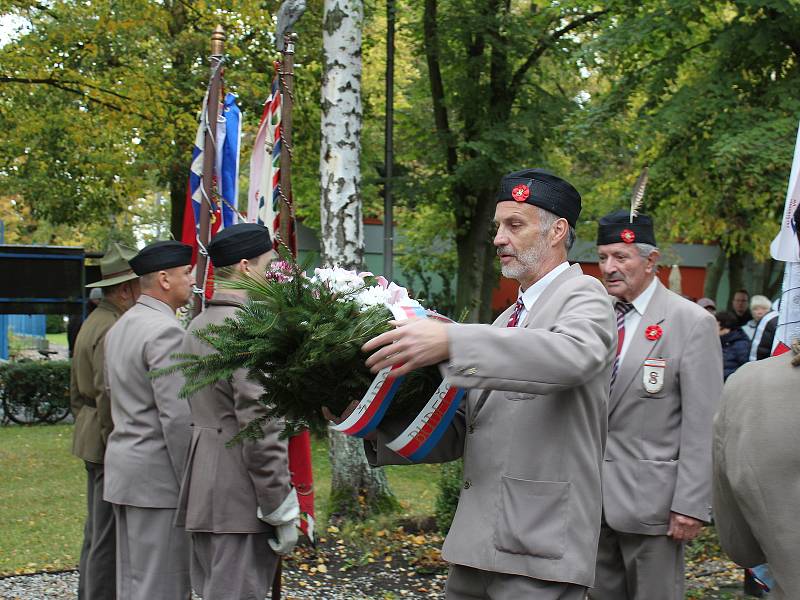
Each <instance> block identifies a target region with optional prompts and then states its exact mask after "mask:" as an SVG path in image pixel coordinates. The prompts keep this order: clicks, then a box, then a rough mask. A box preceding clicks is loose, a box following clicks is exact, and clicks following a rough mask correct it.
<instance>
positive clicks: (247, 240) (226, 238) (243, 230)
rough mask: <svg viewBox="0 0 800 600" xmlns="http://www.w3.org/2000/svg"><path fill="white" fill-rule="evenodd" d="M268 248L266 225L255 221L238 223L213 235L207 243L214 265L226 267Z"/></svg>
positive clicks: (270, 246) (270, 245)
mask: <svg viewBox="0 0 800 600" xmlns="http://www.w3.org/2000/svg"><path fill="white" fill-rule="evenodd" d="M270 250H272V241H271V240H270V239H269V230H268V229H267V228H266V227H264V226H263V225H257V224H255V223H238V224H237V225H232V226H231V227H226V228H225V229H223V230H222V231H220V232H219V233H218V234H217V235H215V236H214V239H213V240H211V243H210V244H209V245H208V256H209V257H211V262H212V263H214V266H215V267H227V266H228V265H232V264H234V263H237V262H239V261H240V260H242V259H245V258H255V257H256V256H260V255H262V254H264V253H265V252H269V251H270Z"/></svg>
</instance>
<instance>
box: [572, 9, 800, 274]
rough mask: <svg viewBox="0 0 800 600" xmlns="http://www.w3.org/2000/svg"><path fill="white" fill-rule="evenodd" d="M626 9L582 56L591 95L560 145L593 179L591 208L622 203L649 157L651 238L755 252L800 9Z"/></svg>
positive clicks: (787, 157) (792, 116)
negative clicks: (655, 227)
mask: <svg viewBox="0 0 800 600" xmlns="http://www.w3.org/2000/svg"><path fill="white" fill-rule="evenodd" d="M634 4H635V6H634ZM626 5H627V3H624V2H623V3H620V5H619V8H620V9H622V8H623V7H625V6H626ZM627 8H628V10H624V11H623V12H622V15H621V18H620V19H619V20H618V21H617V22H616V23H615V25H614V26H613V27H609V28H608V29H607V30H606V31H605V32H604V33H603V35H601V36H598V37H597V38H596V39H595V40H594V42H593V43H592V44H588V45H587V47H586V49H585V50H586V51H585V53H584V60H585V61H586V64H587V65H588V67H589V69H590V72H591V73H593V75H594V76H593V77H592V78H591V85H594V86H596V87H597V92H598V93H597V94H596V98H593V100H592V102H591V103H590V104H589V105H588V106H587V110H586V111H584V113H585V114H584V115H583V118H582V119H580V120H579V122H578V123H576V124H575V128H574V129H573V133H572V134H570V137H571V136H572V135H574V138H572V139H571V141H570V143H569V145H568V149H569V151H572V152H573V153H574V156H575V158H576V159H577V160H576V162H577V163H578V164H579V165H581V166H580V168H581V170H582V171H583V172H584V174H585V175H586V176H587V178H589V177H590V178H591V179H592V180H593V181H594V183H592V182H591V181H587V183H588V184H589V186H590V189H591V192H590V193H589V194H587V196H588V198H589V199H590V200H591V199H594V200H596V201H595V202H592V203H591V204H590V206H591V207H592V208H591V209H590V210H591V213H590V216H591V217H594V216H597V215H598V213H601V212H602V211H604V210H605V209H607V208H610V206H612V205H613V206H620V205H621V204H623V202H624V201H625V200H624V199H625V195H626V194H627V193H629V192H628V190H630V187H631V184H632V180H633V179H634V178H635V176H636V173H638V171H639V168H640V167H641V165H642V164H649V165H650V182H651V183H650V186H649V188H648V193H647V196H646V199H645V206H644V210H645V211H647V212H649V213H651V214H655V216H656V223H658V224H660V229H661V232H660V233H661V238H662V239H665V240H670V241H678V240H681V241H690V242H715V241H719V243H720V245H721V248H722V250H723V251H724V252H725V253H726V254H727V255H728V256H730V255H733V254H735V253H740V252H741V253H753V254H755V255H756V258H757V259H763V258H765V257H766V256H767V254H768V247H769V241H770V239H771V238H772V237H773V236H774V235H775V233H776V231H777V223H778V221H779V218H780V213H781V210H782V208H783V203H784V198H785V192H786V181H787V179H788V175H789V171H790V166H791V157H792V150H793V147H794V144H793V142H794V138H795V134H796V131H797V115H798V114H800V100H798V99H797V95H796V94H795V93H794V90H796V89H797V85H798V84H800V67H798V57H800V45H798V44H797V42H796V35H795V31H796V30H797V27H798V26H800V6H798V5H797V4H796V3H787V2H781V3H766V4H765V3H763V2H760V1H736V2H731V1H715V2H710V3H709V2H706V3H697V2H690V1H688V0H659V1H657V2H649V3H646V4H641V3H631V4H630V5H627Z"/></svg>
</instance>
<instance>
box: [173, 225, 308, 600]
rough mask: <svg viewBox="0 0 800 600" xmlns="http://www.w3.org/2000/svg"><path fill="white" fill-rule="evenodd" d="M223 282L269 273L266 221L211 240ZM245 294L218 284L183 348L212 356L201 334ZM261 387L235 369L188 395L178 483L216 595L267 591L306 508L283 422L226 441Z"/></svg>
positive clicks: (203, 577) (240, 597)
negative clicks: (187, 434)
mask: <svg viewBox="0 0 800 600" xmlns="http://www.w3.org/2000/svg"><path fill="white" fill-rule="evenodd" d="M208 255H209V257H210V258H211V262H212V263H213V264H214V269H215V270H214V278H215V280H217V281H224V280H230V279H234V280H235V278H237V277H241V276H244V275H248V276H250V277H256V278H259V277H260V278H262V279H263V277H264V273H265V272H266V269H267V266H268V264H269V262H270V260H271V259H272V257H273V255H274V253H273V252H272V243H271V241H270V238H269V232H268V231H267V229H266V227H264V226H262V225H256V224H254V223H240V224H238V225H233V226H232V227H228V228H226V229H224V230H223V231H221V232H220V233H219V234H217V235H216V236H215V237H214V239H213V240H212V241H211V243H210V244H209V245H208ZM246 301H247V293H246V292H244V291H241V290H231V289H219V288H218V289H216V290H215V291H214V297H213V298H212V299H211V300H209V301H208V304H207V306H206V309H205V310H204V311H203V312H202V313H201V314H200V315H198V316H197V317H195V319H194V320H193V321H192V324H191V325H190V327H189V331H188V333H187V334H186V338H185V339H184V342H183V346H182V348H181V352H182V353H188V354H197V355H207V354H210V353H212V352H213V349H212V348H211V347H210V346H208V345H207V344H205V343H204V342H202V341H201V340H200V339H198V338H197V337H196V336H195V335H194V332H196V331H199V330H202V329H203V328H205V327H206V326H208V325H210V324H212V323H222V322H223V321H224V320H225V319H226V318H229V317H233V316H234V315H235V314H236V311H237V309H238V308H239V307H240V306H241V305H242V304H243V303H244V302H246ZM263 392H264V390H263V388H262V387H261V386H260V385H259V384H258V383H256V382H255V381H253V380H251V379H249V378H248V376H247V369H240V370H238V371H236V372H235V373H234V374H233V376H232V377H231V378H230V379H226V380H220V381H218V382H217V383H215V384H214V385H213V386H209V387H207V388H205V389H203V390H201V391H199V392H197V393H196V394H194V395H193V396H192V397H191V398H190V399H189V404H190V407H191V411H192V444H191V447H190V450H189V459H188V461H187V464H186V473H185V475H184V479H183V483H182V485H181V495H180V500H179V510H178V518H177V521H176V523H177V524H178V525H183V526H185V527H186V530H187V531H189V532H191V537H192V563H191V574H192V587H193V588H194V590H195V591H196V592H197V593H198V594H200V595H201V596H202V597H203V598H208V599H209V600H250V599H252V598H258V599H259V600H260V599H262V598H264V597H265V596H266V595H267V590H268V589H269V588H270V586H271V584H272V580H273V578H274V576H275V570H276V566H277V563H278V557H277V554H288V553H289V552H291V550H292V548H293V547H294V544H295V542H296V541H297V528H296V520H297V518H298V516H299V513H300V506H299V504H298V500H297V493H296V492H295V491H294V489H292V487H291V485H290V477H289V460H288V450H287V442H286V441H285V440H281V439H280V438H279V435H280V433H281V431H282V430H283V425H284V423H283V421H282V420H278V421H276V420H271V421H268V422H267V423H265V424H264V426H263V427H262V430H263V432H264V436H263V437H262V438H260V439H255V440H253V439H248V440H245V441H243V442H241V443H240V444H236V445H235V446H232V447H230V448H229V447H227V446H226V444H227V442H228V441H230V439H231V438H233V437H234V436H235V435H236V434H237V433H238V432H239V430H240V429H241V428H243V427H244V426H246V425H247V424H248V423H249V422H250V421H252V420H254V419H256V418H258V417H262V416H264V414H265V413H266V409H265V408H264V406H263V405H261V404H259V402H258V399H259V398H260V397H261V395H262V394H263Z"/></svg>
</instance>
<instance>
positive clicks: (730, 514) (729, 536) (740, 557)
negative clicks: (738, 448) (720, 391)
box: [713, 399, 767, 567]
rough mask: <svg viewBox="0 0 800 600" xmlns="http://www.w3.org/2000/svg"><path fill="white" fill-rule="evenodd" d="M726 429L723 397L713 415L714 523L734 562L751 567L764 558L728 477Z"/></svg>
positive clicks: (764, 560) (723, 544) (724, 546)
mask: <svg viewBox="0 0 800 600" xmlns="http://www.w3.org/2000/svg"><path fill="white" fill-rule="evenodd" d="M726 429H727V422H726V414H725V399H723V402H722V408H721V409H720V412H719V413H718V414H717V416H716V417H715V419H714V446H713V463H714V474H713V497H714V524H715V526H716V529H717V533H718V534H719V541H720V545H721V546H722V549H723V550H725V552H727V553H728V555H729V556H730V557H731V558H732V559H733V560H734V562H736V563H738V564H740V565H742V566H745V567H753V566H756V565H760V564H763V563H765V562H767V559H766V557H765V556H764V552H763V551H762V550H761V546H760V544H759V543H758V540H756V538H755V536H754V535H753V531H752V529H751V528H750V524H749V523H748V522H747V520H746V519H745V517H744V514H742V511H741V509H740V508H739V503H738V501H737V499H736V495H735V494H734V491H733V487H732V486H731V482H730V479H729V478H728V464H727V457H726V454H725V435H726Z"/></svg>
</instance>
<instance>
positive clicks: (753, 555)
mask: <svg viewBox="0 0 800 600" xmlns="http://www.w3.org/2000/svg"><path fill="white" fill-rule="evenodd" d="M798 390H800V340H795V342H794V343H793V344H792V350H791V351H790V352H786V353H784V354H781V355H780V356H773V357H772V358H767V359H764V360H760V361H758V362H751V363H748V364H746V365H744V366H742V367H741V368H739V369H738V370H737V371H736V373H734V374H733V375H731V376H730V377H729V378H728V381H727V383H726V384H725V391H724V394H723V396H722V406H721V407H720V409H719V412H718V413H717V416H716V417H715V418H714V519H715V524H716V527H717V531H718V532H719V539H720V543H721V544H722V549H723V550H725V552H727V553H728V554H729V555H730V557H731V558H732V559H733V560H734V561H736V562H737V563H738V564H740V565H742V566H744V567H754V566H756V565H760V564H763V563H769V570H770V573H771V574H772V576H773V577H774V578H775V587H774V588H773V589H772V590H771V593H770V598H774V599H775V600H790V599H792V598H797V596H798V593H800V525H799V524H798V519H797V509H798V507H799V506H800V464H798V463H799V462H800V437H798V433H797V432H798V431H800V392H798Z"/></svg>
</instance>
